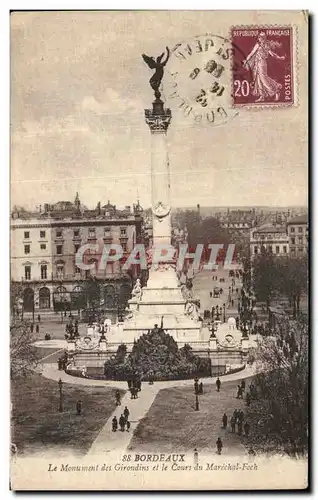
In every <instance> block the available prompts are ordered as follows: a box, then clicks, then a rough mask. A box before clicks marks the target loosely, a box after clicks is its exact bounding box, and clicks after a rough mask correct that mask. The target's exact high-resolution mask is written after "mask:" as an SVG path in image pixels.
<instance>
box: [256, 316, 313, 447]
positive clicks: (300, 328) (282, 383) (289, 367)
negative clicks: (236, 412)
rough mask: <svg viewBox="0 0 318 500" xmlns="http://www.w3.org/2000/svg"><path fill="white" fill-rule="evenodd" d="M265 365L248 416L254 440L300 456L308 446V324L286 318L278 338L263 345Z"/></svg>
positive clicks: (261, 357) (261, 354)
mask: <svg viewBox="0 0 318 500" xmlns="http://www.w3.org/2000/svg"><path fill="white" fill-rule="evenodd" d="M257 357H258V362H259V364H260V366H261V369H262V371H261V373H259V374H258V375H257V376H256V378H255V380H254V381H253V385H254V387H253V391H252V390H251V396H252V399H251V404H250V405H249V406H248V407H247V420H248V421H249V422H250V424H251V431H252V432H251V436H250V439H251V443H252V444H253V446H255V447H259V448H260V449H261V450H262V451H265V452H268V451H274V450H275V451H278V450H280V451H283V452H285V453H287V454H289V455H292V456H296V455H299V454H304V453H306V451H307V446H308V436H307V430H308V325H307V323H306V321H305V320H303V319H301V321H294V320H289V319H288V317H285V318H284V319H282V320H281V321H280V322H279V324H278V326H277V330H276V338H275V339H273V338H271V339H268V338H267V339H263V341H262V343H261V344H260V346H259V349H258V353H257Z"/></svg>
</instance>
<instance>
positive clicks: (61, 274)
mask: <svg viewBox="0 0 318 500" xmlns="http://www.w3.org/2000/svg"><path fill="white" fill-rule="evenodd" d="M56 271H57V277H58V278H60V279H62V278H64V264H57V266H56Z"/></svg>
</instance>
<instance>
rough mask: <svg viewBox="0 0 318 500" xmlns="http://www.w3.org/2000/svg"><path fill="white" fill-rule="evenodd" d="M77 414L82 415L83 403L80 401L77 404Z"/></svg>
mask: <svg viewBox="0 0 318 500" xmlns="http://www.w3.org/2000/svg"><path fill="white" fill-rule="evenodd" d="M76 413H77V415H81V413H82V401H81V400H80V399H79V400H78V401H77V402H76Z"/></svg>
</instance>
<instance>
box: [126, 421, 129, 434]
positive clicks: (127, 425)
mask: <svg viewBox="0 0 318 500" xmlns="http://www.w3.org/2000/svg"><path fill="white" fill-rule="evenodd" d="M126 427H127V432H129V430H130V422H129V420H126Z"/></svg>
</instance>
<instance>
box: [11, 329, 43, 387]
mask: <svg viewBox="0 0 318 500" xmlns="http://www.w3.org/2000/svg"><path fill="white" fill-rule="evenodd" d="M33 342H34V337H33V334H32V333H31V330H30V325H29V323H27V322H23V321H20V322H16V323H14V324H13V325H12V326H11V327H10V358H11V370H10V371H11V378H17V377H19V376H24V375H26V374H27V373H28V372H30V371H32V370H34V369H35V368H36V366H37V365H38V362H39V354H38V351H37V349H36V347H34V345H33Z"/></svg>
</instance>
